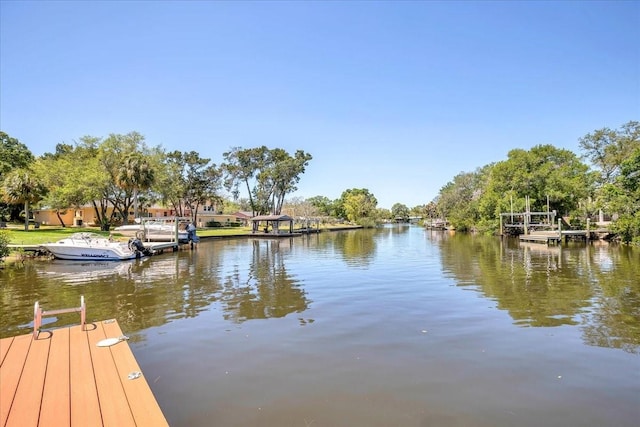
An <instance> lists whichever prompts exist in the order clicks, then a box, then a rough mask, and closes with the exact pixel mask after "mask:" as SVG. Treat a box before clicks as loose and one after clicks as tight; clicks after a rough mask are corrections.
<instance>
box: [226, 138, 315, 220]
mask: <svg viewBox="0 0 640 427" xmlns="http://www.w3.org/2000/svg"><path fill="white" fill-rule="evenodd" d="M223 157H224V159H225V163H223V164H222V168H223V170H224V174H225V187H226V188H227V190H229V191H231V193H232V195H233V196H234V198H235V199H238V198H239V195H240V186H241V185H242V186H244V187H246V190H247V193H248V196H249V202H250V204H251V209H252V211H253V214H254V215H256V214H266V213H274V214H280V212H281V210H282V205H283V203H284V200H285V197H286V195H287V194H291V193H292V192H294V191H295V190H297V187H296V184H297V183H298V182H299V181H300V175H302V174H303V173H304V172H305V168H306V166H307V165H308V164H309V161H310V160H311V159H312V157H311V155H310V154H308V153H305V152H304V151H302V150H298V151H296V153H295V154H294V155H293V156H291V155H289V153H287V152H286V151H285V150H283V149H281V148H275V149H272V150H270V149H268V148H267V147H265V146H261V147H257V148H250V149H242V148H240V147H235V148H233V149H232V150H231V151H229V152H226V153H224V154H223Z"/></svg>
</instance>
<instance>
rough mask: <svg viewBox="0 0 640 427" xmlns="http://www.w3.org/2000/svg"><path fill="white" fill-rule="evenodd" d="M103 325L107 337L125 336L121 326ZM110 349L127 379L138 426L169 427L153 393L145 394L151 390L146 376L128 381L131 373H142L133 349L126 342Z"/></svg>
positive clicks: (125, 388) (128, 394)
mask: <svg viewBox="0 0 640 427" xmlns="http://www.w3.org/2000/svg"><path fill="white" fill-rule="evenodd" d="M102 325H103V327H104V330H105V335H106V336H107V337H113V338H115V337H119V336H121V335H123V334H122V330H121V329H120V326H119V325H118V323H116V322H112V323H106V322H103V323H102ZM109 349H110V350H111V354H112V356H113V359H114V361H115V363H116V366H117V367H118V373H119V376H120V378H125V379H124V380H123V387H124V391H125V393H126V395H127V400H128V401H129V405H130V407H131V412H132V413H133V416H134V419H135V421H136V424H137V425H144V424H146V425H151V426H157V427H162V426H167V427H168V425H169V424H168V423H167V421H166V418H165V417H164V415H163V414H162V410H161V409H160V406H159V405H158V402H157V401H156V399H155V398H154V397H153V395H152V394H151V393H145V390H147V389H150V387H149V384H148V382H147V380H146V379H145V376H144V375H141V376H140V377H138V378H136V379H132V380H129V379H128V376H129V374H130V373H132V372H141V370H140V366H139V365H138V362H137V361H136V359H135V358H134V357H133V353H132V352H131V348H130V347H129V346H128V345H124V342H121V343H118V344H116V345H113V346H111V347H109Z"/></svg>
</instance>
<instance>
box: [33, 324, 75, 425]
mask: <svg viewBox="0 0 640 427" xmlns="http://www.w3.org/2000/svg"><path fill="white" fill-rule="evenodd" d="M51 333H52V334H53V335H52V336H51V348H50V349H49V361H48V363H47V374H46V376H45V380H44V390H43V391H42V406H41V408H40V422H39V424H40V425H41V426H54V425H59V426H69V425H71V390H70V387H71V379H70V375H71V374H70V365H69V353H70V346H69V342H70V331H69V328H62V329H56V330H54V331H52V332H51Z"/></svg>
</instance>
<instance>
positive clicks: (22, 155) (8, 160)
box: [0, 131, 35, 182]
mask: <svg viewBox="0 0 640 427" xmlns="http://www.w3.org/2000/svg"><path fill="white" fill-rule="evenodd" d="M34 160H35V158H34V156H33V154H32V153H31V151H30V150H29V148H27V146H26V145H24V144H23V143H21V142H20V141H18V140H17V139H16V138H12V137H10V136H9V135H7V134H6V133H5V132H2V131H0V182H1V181H4V178H5V175H6V174H7V173H9V172H10V171H12V170H13V169H20V168H22V169H24V168H26V167H28V166H29V165H30V164H31V163H32V162H33V161H34Z"/></svg>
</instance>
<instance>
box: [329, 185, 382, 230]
mask: <svg viewBox="0 0 640 427" xmlns="http://www.w3.org/2000/svg"><path fill="white" fill-rule="evenodd" d="M377 205H378V200H377V199H376V198H375V196H374V195H373V194H372V193H371V192H369V190H368V189H366V188H351V189H348V190H345V191H343V192H342V195H341V196H340V200H339V202H338V206H337V211H338V213H339V214H341V216H340V217H341V218H344V219H347V220H349V221H351V222H355V223H362V221H363V220H365V219H373V218H374V217H375V213H376V208H377Z"/></svg>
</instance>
